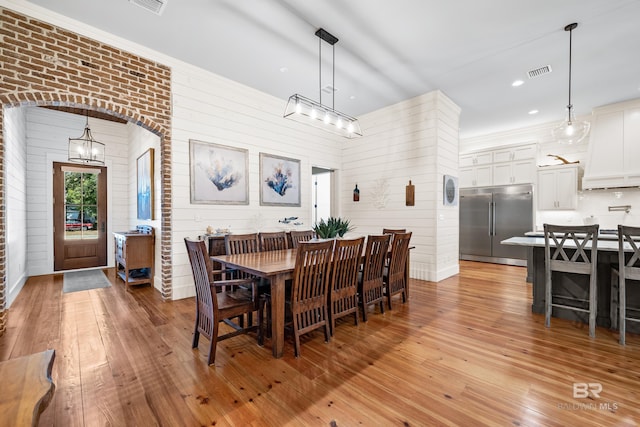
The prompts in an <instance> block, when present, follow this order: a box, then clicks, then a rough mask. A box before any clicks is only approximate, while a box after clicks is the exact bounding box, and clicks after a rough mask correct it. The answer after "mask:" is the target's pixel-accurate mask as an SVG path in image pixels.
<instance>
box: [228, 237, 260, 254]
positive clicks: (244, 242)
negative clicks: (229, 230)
mask: <svg viewBox="0 0 640 427" xmlns="http://www.w3.org/2000/svg"><path fill="white" fill-rule="evenodd" d="M224 247H225V250H226V251H227V255H235V254H248V253H253V252H260V240H259V239H258V233H248V234H227V235H226V236H224Z"/></svg>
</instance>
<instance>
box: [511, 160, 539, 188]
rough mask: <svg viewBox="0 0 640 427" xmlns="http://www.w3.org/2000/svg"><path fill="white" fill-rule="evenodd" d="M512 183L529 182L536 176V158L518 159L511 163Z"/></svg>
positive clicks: (533, 180)
mask: <svg viewBox="0 0 640 427" xmlns="http://www.w3.org/2000/svg"><path fill="white" fill-rule="evenodd" d="M511 174H512V176H513V179H512V180H511V183H512V184H531V183H533V182H535V178H536V160H535V159H529V160H520V161H515V162H512V163H511Z"/></svg>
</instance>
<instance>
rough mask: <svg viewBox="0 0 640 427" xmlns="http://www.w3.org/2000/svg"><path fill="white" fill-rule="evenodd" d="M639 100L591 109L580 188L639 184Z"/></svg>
mask: <svg viewBox="0 0 640 427" xmlns="http://www.w3.org/2000/svg"><path fill="white" fill-rule="evenodd" d="M639 158H640V102H638V101H631V102H624V103H620V104H614V105H608V106H605V107H601V108H596V109H594V110H593V119H592V123H591V137H590V141H589V151H588V153H587V163H586V167H585V174H584V178H583V180H582V187H583V188H615V187H631V186H638V185H640V162H638V159H639Z"/></svg>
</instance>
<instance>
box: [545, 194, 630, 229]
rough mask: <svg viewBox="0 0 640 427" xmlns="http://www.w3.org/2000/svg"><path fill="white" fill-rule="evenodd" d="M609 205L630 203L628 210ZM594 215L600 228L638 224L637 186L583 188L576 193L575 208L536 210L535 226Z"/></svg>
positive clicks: (573, 221) (574, 221) (581, 221)
mask: <svg viewBox="0 0 640 427" xmlns="http://www.w3.org/2000/svg"><path fill="white" fill-rule="evenodd" d="M610 206H631V208H630V210H629V213H626V212H624V211H613V212H611V211H609V207H610ZM592 215H593V217H594V220H595V223H596V224H600V228H601V229H615V228H618V224H624V225H635V226H640V189H638V188H636V187H633V188H616V189H611V190H584V191H581V192H579V193H578V209H576V210H575V211H538V212H537V215H536V229H537V230H541V229H542V224H544V223H545V222H546V223H549V224H560V225H569V224H571V225H583V224H585V223H587V222H589V221H590V219H587V220H586V221H585V218H589V217H591V216H592Z"/></svg>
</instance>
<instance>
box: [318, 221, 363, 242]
mask: <svg viewBox="0 0 640 427" xmlns="http://www.w3.org/2000/svg"><path fill="white" fill-rule="evenodd" d="M353 229H354V227H353V226H352V225H350V224H349V220H348V219H342V218H334V217H329V218H328V219H327V221H325V220H324V219H321V220H320V222H318V223H317V224H316V225H315V226H314V227H313V231H315V232H316V236H318V237H319V238H321V239H332V238H335V237H343V236H344V235H345V233H347V232H348V231H351V230H353Z"/></svg>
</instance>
